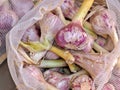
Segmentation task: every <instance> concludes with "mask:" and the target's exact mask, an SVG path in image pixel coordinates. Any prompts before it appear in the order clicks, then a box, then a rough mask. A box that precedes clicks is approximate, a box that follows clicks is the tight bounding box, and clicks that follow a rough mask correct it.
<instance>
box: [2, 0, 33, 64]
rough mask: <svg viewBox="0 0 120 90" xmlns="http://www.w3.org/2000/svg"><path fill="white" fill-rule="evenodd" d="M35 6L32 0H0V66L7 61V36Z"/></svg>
mask: <svg viewBox="0 0 120 90" xmlns="http://www.w3.org/2000/svg"><path fill="white" fill-rule="evenodd" d="M21 5H22V7H21ZM33 5H34V4H33V2H32V0H0V64H1V63H2V62H3V61H4V60H5V59H6V50H5V48H6V47H5V36H6V34H7V33H8V31H10V30H11V29H12V27H13V26H14V25H15V24H16V23H17V22H18V20H19V19H20V18H21V17H22V16H23V15H24V14H25V13H26V12H28V11H29V10H30V9H31V8H32V7H33Z"/></svg>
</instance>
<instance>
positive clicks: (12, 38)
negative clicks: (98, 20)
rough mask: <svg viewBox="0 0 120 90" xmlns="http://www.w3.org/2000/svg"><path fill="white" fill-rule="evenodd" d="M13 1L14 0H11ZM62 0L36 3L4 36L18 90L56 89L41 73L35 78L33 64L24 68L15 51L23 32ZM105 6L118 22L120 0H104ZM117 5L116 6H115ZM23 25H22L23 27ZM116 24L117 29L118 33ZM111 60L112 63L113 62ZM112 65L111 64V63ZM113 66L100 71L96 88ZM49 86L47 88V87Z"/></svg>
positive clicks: (102, 1)
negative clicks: (115, 16)
mask: <svg viewBox="0 0 120 90" xmlns="http://www.w3.org/2000/svg"><path fill="white" fill-rule="evenodd" d="M13 1H15V0H13ZM96 1H97V2H99V3H105V1H104V0H96ZM62 2H63V0H43V1H42V2H41V3H38V4H37V5H36V6H35V7H34V8H33V9H31V10H30V11H29V12H28V13H26V14H25V15H24V16H23V17H22V18H21V19H20V20H19V21H18V23H17V24H16V25H15V26H14V27H13V28H12V29H11V31H10V32H9V33H8V34H7V36H6V50H7V62H8V67H9V70H10V73H11V76H12V78H13V80H14V82H15V84H16V86H17V88H18V89H19V90H31V89H32V90H57V89H56V88H55V87H53V86H51V85H50V84H48V83H47V82H46V81H45V80H44V78H43V76H42V74H41V77H40V78H35V77H36V76H37V73H36V72H35V71H38V70H39V69H38V68H36V67H35V66H32V65H31V67H29V68H26V69H25V68H24V66H23V61H24V60H25V58H24V57H22V55H21V54H20V53H19V52H18V51H17V49H18V46H19V43H20V40H21V39H22V36H23V34H24V32H25V31H26V30H27V28H29V27H30V26H32V25H34V24H35V23H36V22H37V21H39V20H41V19H42V18H43V16H44V15H45V14H46V13H48V12H50V11H52V10H54V9H55V8H56V7H58V6H60V5H61V4H62ZM106 2H107V6H108V8H109V9H111V10H113V11H116V12H115V13H116V15H117V21H118V23H119V20H120V18H119V14H120V13H119V12H120V11H119V5H120V2H119V1H118V0H106ZM117 5H118V6H117ZM23 26H24V27H23ZM119 28H120V26H119V25H118V28H117V31H118V35H119ZM115 62H116V61H115ZM115 62H113V63H115ZM112 65H113V64H112ZM114 66H115V64H114V65H113V66H110V67H109V68H108V69H109V70H108V71H109V72H108V73H106V72H105V70H103V71H101V73H100V74H99V75H98V76H97V78H96V79H95V81H94V84H95V85H97V90H101V89H102V87H103V85H104V84H105V83H106V82H107V81H108V80H107V79H106V77H110V74H111V72H112V69H113V67H114ZM31 71H33V72H32V73H34V74H35V75H36V76H35V77H34V76H31V75H29V73H31ZM39 73H41V72H40V70H39ZM48 87H49V88H48Z"/></svg>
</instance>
